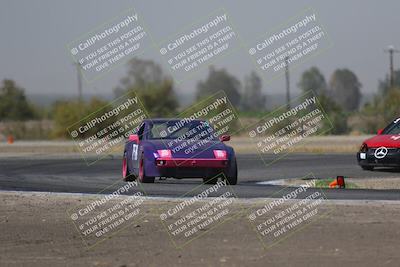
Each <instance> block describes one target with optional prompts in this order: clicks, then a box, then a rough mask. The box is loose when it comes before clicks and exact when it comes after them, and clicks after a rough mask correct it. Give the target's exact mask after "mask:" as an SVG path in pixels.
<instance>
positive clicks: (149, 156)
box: [122, 119, 237, 185]
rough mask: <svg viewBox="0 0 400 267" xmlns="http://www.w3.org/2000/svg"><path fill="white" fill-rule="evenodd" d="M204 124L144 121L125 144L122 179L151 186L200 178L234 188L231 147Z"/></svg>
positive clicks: (234, 165) (226, 138) (226, 136)
mask: <svg viewBox="0 0 400 267" xmlns="http://www.w3.org/2000/svg"><path fill="white" fill-rule="evenodd" d="M216 136H218V135H217V134H216V132H215V130H214V129H213V127H212V126H211V125H209V123H208V122H207V121H204V120H189V119H152V120H150V119H147V120H144V121H143V123H142V124H141V126H140V127H139V128H138V130H137V132H136V134H132V135H130V136H129V140H127V141H126V144H125V149H124V155H123V165H122V176H123V178H124V180H125V181H132V180H135V179H136V178H137V179H138V180H139V182H142V183H154V179H155V177H160V178H169V177H171V178H178V179H181V178H202V179H203V181H204V182H205V183H209V184H214V183H216V182H217V181H218V177H221V178H222V179H226V180H227V182H228V183H229V184H231V185H235V184H237V165H236V157H235V152H234V150H233V148H232V147H230V146H227V145H225V144H224V143H223V142H225V141H229V140H230V136H229V135H222V136H221V137H220V138H217V137H216Z"/></svg>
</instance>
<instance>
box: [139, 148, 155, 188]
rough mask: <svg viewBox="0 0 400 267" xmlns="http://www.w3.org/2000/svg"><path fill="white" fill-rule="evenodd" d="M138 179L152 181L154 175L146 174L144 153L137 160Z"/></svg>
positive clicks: (145, 181)
mask: <svg viewBox="0 0 400 267" xmlns="http://www.w3.org/2000/svg"><path fill="white" fill-rule="evenodd" d="M138 180H139V182H141V183H154V180H155V177H149V176H146V168H145V167H144V155H142V157H141V158H140V161H139V175H138Z"/></svg>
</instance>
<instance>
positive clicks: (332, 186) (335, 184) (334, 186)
mask: <svg viewBox="0 0 400 267" xmlns="http://www.w3.org/2000/svg"><path fill="white" fill-rule="evenodd" d="M337 185H338V183H337V180H336V179H335V180H333V182H332V183H330V184H329V188H336V186H337Z"/></svg>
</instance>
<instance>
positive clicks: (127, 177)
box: [122, 155, 136, 182]
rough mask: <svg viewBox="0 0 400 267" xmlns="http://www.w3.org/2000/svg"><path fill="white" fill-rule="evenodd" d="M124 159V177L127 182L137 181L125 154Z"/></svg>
mask: <svg viewBox="0 0 400 267" xmlns="http://www.w3.org/2000/svg"><path fill="white" fill-rule="evenodd" d="M122 160H123V161H125V164H124V162H123V163H122V179H123V180H124V181H125V182H132V181H135V180H136V177H135V175H133V174H131V173H130V172H129V168H128V163H127V159H126V157H125V155H124V158H123V159H122ZM124 168H125V175H124V170H123V169H124Z"/></svg>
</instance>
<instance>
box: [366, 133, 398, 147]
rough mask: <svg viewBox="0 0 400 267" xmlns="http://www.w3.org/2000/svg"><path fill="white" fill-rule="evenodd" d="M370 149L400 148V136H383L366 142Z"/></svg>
mask: <svg viewBox="0 0 400 267" xmlns="http://www.w3.org/2000/svg"><path fill="white" fill-rule="evenodd" d="M364 143H365V144H367V146H368V147H372V148H374V147H375V148H376V147H381V146H384V147H394V148H400V135H391V134H381V135H377V136H374V137H372V138H370V139H367V140H365V141H364Z"/></svg>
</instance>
